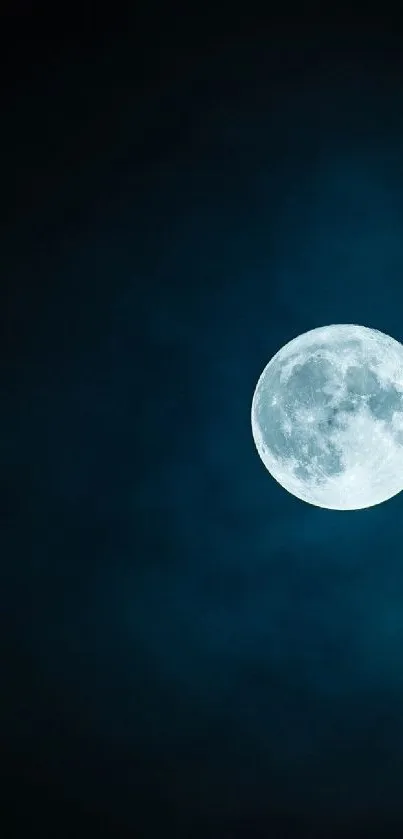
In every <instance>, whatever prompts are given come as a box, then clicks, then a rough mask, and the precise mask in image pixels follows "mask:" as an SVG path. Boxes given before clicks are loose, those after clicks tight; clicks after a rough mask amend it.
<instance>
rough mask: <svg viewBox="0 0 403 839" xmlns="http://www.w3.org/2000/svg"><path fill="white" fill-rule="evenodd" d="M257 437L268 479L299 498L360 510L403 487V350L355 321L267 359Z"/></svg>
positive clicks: (256, 413) (258, 396) (255, 420)
mask: <svg viewBox="0 0 403 839" xmlns="http://www.w3.org/2000/svg"><path fill="white" fill-rule="evenodd" d="M252 433H253V438H254V441H255V445H256V448H257V450H258V453H259V455H260V457H261V459H262V461H263V463H264V465H265V467H266V469H268V471H269V472H270V474H271V475H272V476H273V478H275V480H276V481H277V482H278V483H279V484H281V486H282V487H284V489H286V490H288V492H290V493H292V495H295V496H296V497H297V498H300V499H302V500H303V501H306V502H308V503H309V504H314V505H315V506H317V507H326V508H328V509H329V510H359V509H362V508H364V507H372V506H374V505H375V504H380V503H381V502H382V501H387V499H388V498H392V497H393V496H394V495H396V494H397V493H398V492H400V491H401V490H402V489H403V346H402V344H400V343H399V342H398V341H396V340H395V339H394V338H391V337H390V336H389V335H385V334H384V333H383V332H378V330H376V329H369V328H367V327H365V326H357V325H355V324H336V325H332V326H323V327H320V328H319V329H312V330H311V331H310V332H305V333H304V334H303V335H299V336H298V337H297V338H294V339H293V340H292V341H290V342H289V343H288V344H286V345H285V346H284V347H282V349H280V350H279V352H277V353H276V355H275V356H273V358H272V359H271V361H269V363H268V364H267V366H266V367H265V368H264V370H263V373H262V374H261V376H260V378H259V380H258V383H257V385H256V389H255V392H254V395H253V400H252Z"/></svg>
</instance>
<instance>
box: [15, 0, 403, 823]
mask: <svg viewBox="0 0 403 839" xmlns="http://www.w3.org/2000/svg"><path fill="white" fill-rule="evenodd" d="M33 5H34V4H29V3H27V4H23V3H21V4H20V5H19V14H20V16H21V19H19V18H18V15H16V14H15V15H14V17H13V16H11V17H13V19H12V20H11V21H10V20H9V21H8V23H7V26H9V27H10V36H9V37H8V29H7V31H6V37H4V33H3V34H2V39H3V41H4V46H5V49H4V50H3V59H4V67H5V70H4V73H3V76H2V79H3V90H2V100H1V104H2V117H1V120H2V122H1V146H2V155H1V170H2V171H1V183H2V216H1V226H0V243H1V251H0V252H1V274H2V287H3V293H2V297H3V301H4V302H3V303H2V305H1V321H2V323H1V348H2V354H1V360H2V371H3V372H2V378H3V383H4V385H3V393H4V398H3V399H2V409H1V418H0V445H1V458H2V466H1V498H2V502H1V518H2V526H1V545H0V569H1V571H0V573H1V578H0V605H1V630H2V631H1V650H0V652H1V657H2V660H3V664H2V677H1V691H0V695H1V698H0V707H1V731H0V734H1V741H2V755H3V758H2V767H3V771H4V774H5V781H4V782H3V784H2V792H1V796H2V797H3V798H4V804H5V807H4V808H3V812H4V814H5V815H4V819H6V818H12V828H11V832H10V828H8V829H7V830H8V831H9V832H7V831H6V829H5V828H3V829H2V833H3V832H4V835H5V836H6V835H7V836H11V835H14V833H13V832H12V831H15V834H16V835H22V833H21V831H22V828H23V824H24V822H26V820H27V818H28V820H29V824H30V826H31V831H32V834H33V835H41V836H45V835H46V836H47V835H51V836H54V837H58V836H61V835H68V836H80V835H84V834H85V835H86V836H88V835H89V834H90V833H91V835H92V834H93V835H96V836H104V835H105V836H114V837H119V836H126V835H127V836H139V837H140V839H148V838H149V837H150V838H151V837H156V836H158V837H160V836H161V837H164V839H171V837H172V839H173V838H174V837H175V839H182V837H183V839H199V837H206V839H244V837H245V839H257V837H272V839H277V837H287V838H288V837H303V836H308V835H309V836H310V837H316V836H321V837H329V839H330V837H332V838H333V837H339V836H343V837H361V836H362V837H384V838H385V837H388V836H392V835H393V836H400V837H401V835H402V831H403V710H402V708H403V551H402V539H403V496H401V495H398V496H397V497H395V498H394V499H392V500H391V501H388V502H387V503H385V504H383V505H381V506H379V507H375V508H372V509H369V510H363V511H358V512H347V513H340V512H333V511H326V510H322V509H319V508H314V507H311V506H309V505H306V504H304V503H303V502H301V501H299V500H297V499H295V498H293V497H292V496H291V495H289V494H288V493H286V492H285V491H284V490H283V489H282V488H281V487H280V486H278V485H277V484H276V483H275V482H274V481H273V480H272V479H271V477H270V476H269V474H268V473H266V472H265V470H264V468H263V466H262V464H261V462H260V460H259V458H258V456H257V454H256V452H255V449H254V445H253V440H252V436H251V430H250V403H251V399H252V394H253V390H254V386H255V383H256V380H257V378H258V376H259V374H260V372H261V370H262V368H263V366H264V365H265V364H266V363H267V361H268V360H269V358H270V357H271V356H272V355H273V354H274V353H275V352H276V351H277V350H278V349H279V348H280V347H281V346H282V345H283V344H284V343H286V342H287V341H288V340H290V339H291V338H293V337H295V336H296V335H298V334H300V333H301V332H304V331H307V330H309V329H312V328H314V327H317V326H321V325H325V324H329V323H338V322H344V323H345V322H353V323H359V324H363V325H366V326H371V327H374V328H377V329H380V330H382V331H384V332H386V333H389V334H390V335H392V336H393V337H394V338H396V339H398V340H401V341H403V321H402V308H403V59H402V57H401V52H402V45H403V40H402V39H401V35H400V33H399V32H398V31H397V29H396V25H395V24H394V23H393V22H392V21H391V22H390V23H389V24H386V23H385V22H381V21H377V20H373V21H370V22H368V21H367V22H365V21H364V22H363V21H361V22H360V23H355V22H354V21H353V20H352V19H350V20H347V19H345V20H340V22H339V23H336V22H334V23H333V24H332V25H330V24H328V25H327V26H322V25H320V24H319V23H318V22H316V23H315V22H314V21H313V20H311V19H309V20H308V19H307V18H306V19H303V18H302V17H301V18H300V19H299V20H297V19H294V18H293V17H292V16H291V17H290V18H289V20H288V22H287V21H286V20H285V19H284V20H283V21H281V20H280V19H276V20H274V19H272V20H271V21H268V20H267V21H265V22H261V21H257V20H256V21H253V20H252V18H249V17H247V18H246V19H245V18H243V19H242V20H241V21H237V22H236V23H235V22H234V21H233V20H230V21H229V20H228V18H226V17H225V15H223V16H222V20H221V19H220V17H219V16H218V15H217V16H216V15H213V14H210V16H206V17H203V16H199V15H197V16H196V17H194V18H193V19H192V20H190V19H187V18H186V19H184V18H183V17H182V16H181V15H179V14H178V15H177V16H175V15H174V14H172V15H169V14H166V15H165V16H163V17H162V19H160V20H159V23H156V22H155V21H156V20H158V17H159V14H158V9H157V7H156V8H155V9H151V11H150V12H149V15H148V17H147V19H146V18H143V19H140V18H137V19H135V18H134V15H132V16H131V17H130V20H129V22H128V25H127V26H126V27H125V28H123V27H120V26H119V25H118V24H117V22H116V21H115V20H113V22H111V21H109V23H108V26H106V25H102V26H99V27H95V31H93V32H92V33H91V30H90V28H88V26H86V25H84V23H83V21H81V23H79V22H78V20H79V19H78V18H77V20H76V22H75V30H74V27H73V20H72V19H69V20H67V19H66V21H65V23H64V24H63V23H62V24H61V26H60V28H59V30H57V32H56V30H55V34H54V37H53V38H52V40H51V41H49V40H48V39H47V36H46V34H45V29H44V25H43V20H40V19H39V16H38V17H36V16H35V14H34V12H33V11H32V6H33ZM73 30H74V31H73ZM24 835H25V834H24Z"/></svg>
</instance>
